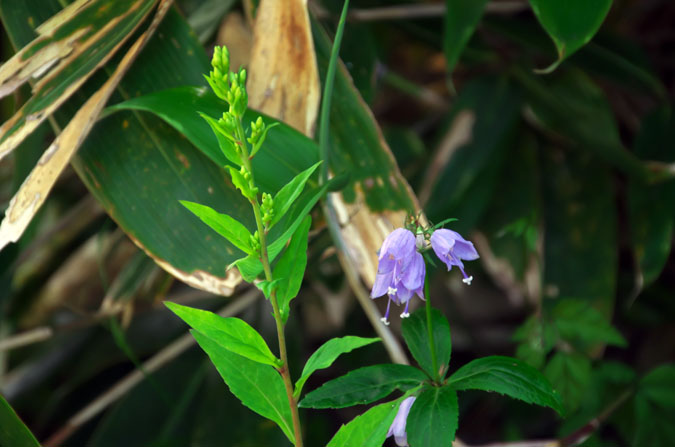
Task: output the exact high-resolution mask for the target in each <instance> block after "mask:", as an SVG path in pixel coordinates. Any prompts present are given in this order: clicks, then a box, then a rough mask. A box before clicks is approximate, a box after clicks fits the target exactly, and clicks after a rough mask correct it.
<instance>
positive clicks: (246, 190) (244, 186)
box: [227, 166, 256, 200]
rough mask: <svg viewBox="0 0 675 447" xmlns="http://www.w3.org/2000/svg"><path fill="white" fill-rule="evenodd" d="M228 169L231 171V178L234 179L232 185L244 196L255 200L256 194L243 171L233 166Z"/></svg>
mask: <svg viewBox="0 0 675 447" xmlns="http://www.w3.org/2000/svg"><path fill="white" fill-rule="evenodd" d="M227 169H228V170H229V171H230V177H232V184H233V185H234V187H235V188H237V189H238V190H239V191H241V195H242V196H244V197H246V198H247V199H249V200H253V199H254V198H255V196H256V194H254V192H253V191H252V190H251V186H250V184H249V182H248V181H246V179H245V178H244V176H243V174H242V173H241V171H239V170H238V169H236V168H233V167H232V166H228V167H227Z"/></svg>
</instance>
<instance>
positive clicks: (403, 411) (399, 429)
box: [387, 396, 415, 447]
mask: <svg viewBox="0 0 675 447" xmlns="http://www.w3.org/2000/svg"><path fill="white" fill-rule="evenodd" d="M414 402H415V396H410V397H408V398H407V399H405V400H403V402H401V405H400V406H399V407H398V412H397V413H396V417H395V418H394V422H392V423H391V427H389V432H387V438H388V437H390V436H391V435H394V440H395V441H396V445H398V446H399V447H404V446H407V445H408V435H407V434H406V432H405V424H406V420H407V419H408V413H410V408H411V407H412V404H413V403H414Z"/></svg>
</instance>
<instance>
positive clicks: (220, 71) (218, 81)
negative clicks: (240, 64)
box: [205, 47, 230, 99]
mask: <svg viewBox="0 0 675 447" xmlns="http://www.w3.org/2000/svg"><path fill="white" fill-rule="evenodd" d="M211 67H212V70H211V71H210V72H209V75H208V76H205V77H206V81H207V82H208V83H209V85H210V86H211V88H212V89H213V92H214V93H215V94H216V95H217V96H218V97H219V98H221V99H225V97H226V95H227V92H228V91H229V90H230V86H229V84H228V82H227V76H228V74H229V72H230V53H229V51H228V50H227V47H216V48H215V49H214V51H213V58H212V59H211Z"/></svg>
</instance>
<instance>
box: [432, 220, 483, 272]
mask: <svg viewBox="0 0 675 447" xmlns="http://www.w3.org/2000/svg"><path fill="white" fill-rule="evenodd" d="M431 247H432V248H433V249H434V252H435V253H436V256H438V258H439V259H440V260H441V261H443V262H444V263H445V265H447V266H448V271H450V269H452V266H453V265H456V266H457V267H459V270H460V271H461V272H462V275H463V276H464V279H462V282H464V283H465V284H471V281H472V280H473V276H468V275H467V274H466V272H465V271H464V263H462V261H473V260H474V259H478V257H479V256H478V252H477V251H476V249H475V248H474V246H473V243H471V242H469V241H467V240H466V239H464V238H463V237H462V236H461V235H460V234H459V233H457V232H456V231H452V230H447V229H445V228H441V229H438V230H436V231H434V233H433V234H432V235H431Z"/></svg>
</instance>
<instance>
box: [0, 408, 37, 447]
mask: <svg viewBox="0 0 675 447" xmlns="http://www.w3.org/2000/svg"><path fill="white" fill-rule="evenodd" d="M0 445H1V446H3V447H4V446H8V447H9V446H11V447H40V443H39V442H38V441H37V439H35V436H33V433H31V431H30V430H28V428H27V427H26V426H25V425H24V423H23V422H21V419H19V417H18V416H17V415H16V413H15V412H14V409H12V407H11V406H10V405H9V404H8V403H7V401H6V400H5V399H4V398H3V397H2V395H0Z"/></svg>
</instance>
